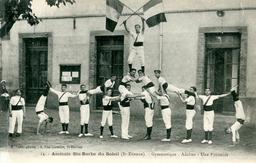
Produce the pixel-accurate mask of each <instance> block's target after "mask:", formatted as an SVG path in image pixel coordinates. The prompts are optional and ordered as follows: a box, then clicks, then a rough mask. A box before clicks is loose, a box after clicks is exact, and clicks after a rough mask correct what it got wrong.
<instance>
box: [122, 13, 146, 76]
mask: <svg viewBox="0 0 256 163" xmlns="http://www.w3.org/2000/svg"><path fill="white" fill-rule="evenodd" d="M141 21H142V28H141V26H140V25H139V24H136V25H135V26H134V28H135V32H132V31H130V30H129V29H128V28H127V25H126V21H124V27H125V30H126V31H127V32H128V33H129V34H130V35H131V36H132V39H133V46H132V48H131V49H130V54H129V57H128V64H129V68H130V70H131V69H132V63H133V59H134V57H135V56H136V55H138V56H139V58H140V59H141V70H142V71H143V72H144V71H145V57H144V46H143V42H144V31H145V20H144V19H143V18H141Z"/></svg>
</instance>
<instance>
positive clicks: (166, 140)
mask: <svg viewBox="0 0 256 163" xmlns="http://www.w3.org/2000/svg"><path fill="white" fill-rule="evenodd" d="M161 141H162V142H170V141H171V139H167V138H164V139H162V140H161Z"/></svg>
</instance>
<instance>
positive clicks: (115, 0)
mask: <svg viewBox="0 0 256 163" xmlns="http://www.w3.org/2000/svg"><path fill="white" fill-rule="evenodd" d="M106 2H107V6H106V29H107V30H109V31H111V32H113V31H114V30H115V28H116V25H117V22H118V19H119V17H120V15H121V13H122V11H123V8H124V5H123V4H122V3H121V2H120V1H119V0H107V1H106Z"/></svg>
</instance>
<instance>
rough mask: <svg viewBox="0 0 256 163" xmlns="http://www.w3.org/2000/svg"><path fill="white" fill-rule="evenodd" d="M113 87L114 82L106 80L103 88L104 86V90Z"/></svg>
mask: <svg viewBox="0 0 256 163" xmlns="http://www.w3.org/2000/svg"><path fill="white" fill-rule="evenodd" d="M114 85H115V81H111V79H108V80H107V81H105V83H104V86H105V87H106V88H113V87H114Z"/></svg>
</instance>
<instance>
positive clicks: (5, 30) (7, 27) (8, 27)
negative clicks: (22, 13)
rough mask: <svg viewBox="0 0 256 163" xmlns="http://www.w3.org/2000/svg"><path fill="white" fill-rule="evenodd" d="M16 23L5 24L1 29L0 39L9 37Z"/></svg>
mask: <svg viewBox="0 0 256 163" xmlns="http://www.w3.org/2000/svg"><path fill="white" fill-rule="evenodd" d="M14 23H15V21H9V22H5V23H4V24H3V26H2V27H1V29H0V37H1V38H2V37H4V36H5V35H7V34H8V33H9V32H10V30H11V28H12V26H13V24H14Z"/></svg>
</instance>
